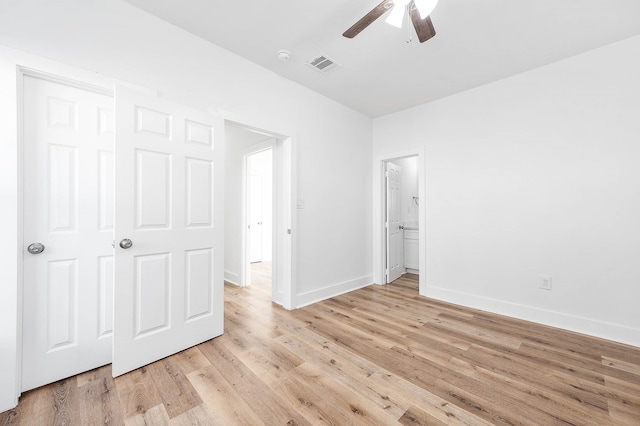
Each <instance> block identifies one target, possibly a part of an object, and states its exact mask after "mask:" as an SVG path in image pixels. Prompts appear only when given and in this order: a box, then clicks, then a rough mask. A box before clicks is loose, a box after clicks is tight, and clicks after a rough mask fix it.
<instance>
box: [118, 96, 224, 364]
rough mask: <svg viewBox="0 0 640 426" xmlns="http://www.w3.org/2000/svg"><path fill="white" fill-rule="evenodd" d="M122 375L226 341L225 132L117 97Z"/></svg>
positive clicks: (151, 101) (214, 124)
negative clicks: (210, 342) (222, 338)
mask: <svg viewBox="0 0 640 426" xmlns="http://www.w3.org/2000/svg"><path fill="white" fill-rule="evenodd" d="M115 98H116V102H115V105H116V108H115V110H116V150H115V152H116V155H115V161H116V164H117V165H118V167H117V173H116V177H115V186H116V195H115V201H116V205H117V206H118V208H117V209H116V220H115V223H116V226H115V236H116V238H115V240H116V250H115V265H116V266H115V272H114V274H115V297H114V303H115V304H116V306H117V310H116V312H117V315H116V316H115V320H114V344H113V366H112V371H113V375H114V376H118V375H121V374H123V373H126V372H128V371H130V370H133V369H135V368H138V367H140V366H142V365H145V364H148V363H150V362H153V361H156V360H158V359H160V358H164V357H166V356H168V355H171V354H173V353H176V352H179V351H181V350H183V349H186V348H188V347H191V346H193V345H196V344H198V343H201V342H203V341H205V340H209V339H211V338H213V337H216V336H219V335H220V334H222V332H223V306H224V300H223V290H224V289H223V254H224V253H223V248H224V246H223V244H224V243H223V239H224V234H223V232H224V228H223V226H224V224H223V220H224V218H223V212H224V210H223V204H222V203H223V196H222V194H223V189H224V185H223V176H224V170H223V166H224V165H223V158H224V155H223V149H224V142H223V140H224V139H223V137H224V135H223V125H222V120H221V119H219V118H217V117H214V116H211V115H210V114H207V113H204V112H201V111H198V110H193V109H191V108H187V107H185V106H182V105H179V104H176V103H174V102H170V101H167V100H163V99H158V98H155V97H151V96H146V95H143V94H140V93H137V92H134V91H132V90H129V89H126V88H123V87H117V88H116V96H115Z"/></svg>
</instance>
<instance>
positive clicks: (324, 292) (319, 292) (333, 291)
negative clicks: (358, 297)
mask: <svg viewBox="0 0 640 426" xmlns="http://www.w3.org/2000/svg"><path fill="white" fill-rule="evenodd" d="M372 282H373V277H372V276H371V275H367V276H366V277H360V278H356V279H354V280H350V281H345V282H341V283H337V284H332V285H329V286H326V287H323V288H319V289H315V290H311V291H307V292H305V293H300V294H298V296H297V300H296V302H297V305H296V308H302V307H304V306H308V305H311V304H313V303H317V302H321V301H323V300H326V299H330V298H332V297H336V296H340V295H341V294H345V293H349V292H351V291H354V290H358V289H361V288H363V287H367V286H370V285H371V284H372Z"/></svg>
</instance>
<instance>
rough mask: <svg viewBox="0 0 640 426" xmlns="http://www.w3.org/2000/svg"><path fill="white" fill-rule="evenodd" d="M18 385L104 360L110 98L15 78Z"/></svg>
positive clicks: (109, 274)
mask: <svg viewBox="0 0 640 426" xmlns="http://www.w3.org/2000/svg"><path fill="white" fill-rule="evenodd" d="M23 90H24V91H23V111H22V117H23V124H24V127H23V136H24V137H23V146H24V159H23V175H24V179H23V181H24V187H23V188H24V190H23V194H24V196H23V197H24V199H23V210H24V212H23V217H24V226H23V230H24V231H23V236H24V242H25V247H24V250H23V265H24V272H23V282H24V287H23V330H22V331H23V349H22V390H23V391H25V390H28V389H33V388H36V387H38V386H41V385H44V384H47V383H51V382H54V381H57V380H60V379H63V378H65V377H69V376H72V375H75V374H78V373H81V372H83V371H86V370H91V369H93V368H96V367H99V366H101V365H105V364H108V363H110V362H111V344H112V342H111V338H112V313H113V308H112V294H113V288H112V285H113V248H112V246H111V243H112V239H113V227H114V204H113V183H114V162H113V161H114V155H113V138H114V135H113V98H112V97H111V96H109V95H105V94H100V93H96V92H94V91H91V90H85V89H81V88H79V87H76V86H74V85H70V84H66V83H65V82H62V81H60V82H54V81H49V80H45V79H42V78H38V77H34V76H28V75H25V76H24V79H23Z"/></svg>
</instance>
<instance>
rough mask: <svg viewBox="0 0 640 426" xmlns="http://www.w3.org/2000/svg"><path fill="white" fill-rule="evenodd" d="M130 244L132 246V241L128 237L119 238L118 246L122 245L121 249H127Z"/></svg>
mask: <svg viewBox="0 0 640 426" xmlns="http://www.w3.org/2000/svg"><path fill="white" fill-rule="evenodd" d="M131 246H133V241H131V240H130V239H128V238H123V239H122V240H120V247H122V248H123V249H125V250H126V249H128V248H131Z"/></svg>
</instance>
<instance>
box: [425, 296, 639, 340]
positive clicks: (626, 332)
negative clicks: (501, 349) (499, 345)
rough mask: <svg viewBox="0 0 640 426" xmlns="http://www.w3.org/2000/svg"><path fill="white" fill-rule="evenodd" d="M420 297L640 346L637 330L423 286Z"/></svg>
mask: <svg viewBox="0 0 640 426" xmlns="http://www.w3.org/2000/svg"><path fill="white" fill-rule="evenodd" d="M426 290H427V293H426V294H421V296H426V297H430V298H432V299H437V300H442V301H444V302H449V303H455V304H457V305H462V306H467V307H470V308H474V309H480V310H483V311H487V312H491V313H495V314H499V315H505V316H508V317H513V318H518V319H521V320H525V321H531V322H536V323H539V324H544V325H548V326H551V327H556V328H562V329H564V330H569V331H575V332H576V333H582V334H586V335H589V336H594V337H599V338H601V339H607V340H612V341H614V342H619V343H624V344H627V345H632V346H636V347H640V329H638V328H631V327H627V326H624V325H620V324H613V323H608V322H604V321H599V320H594V319H591V318H586V317H581V316H577V315H571V314H565V313H562V312H555V311H549V310H546V309H541V308H536V307H532V306H526V305H520V304H517V303H511V302H507V301H504V300H497V299H490V298H486V297H482V296H478V295H475V294H470V293H462V292H457V291H452V290H448V289H445V288H442V287H432V286H427V289H426Z"/></svg>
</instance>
